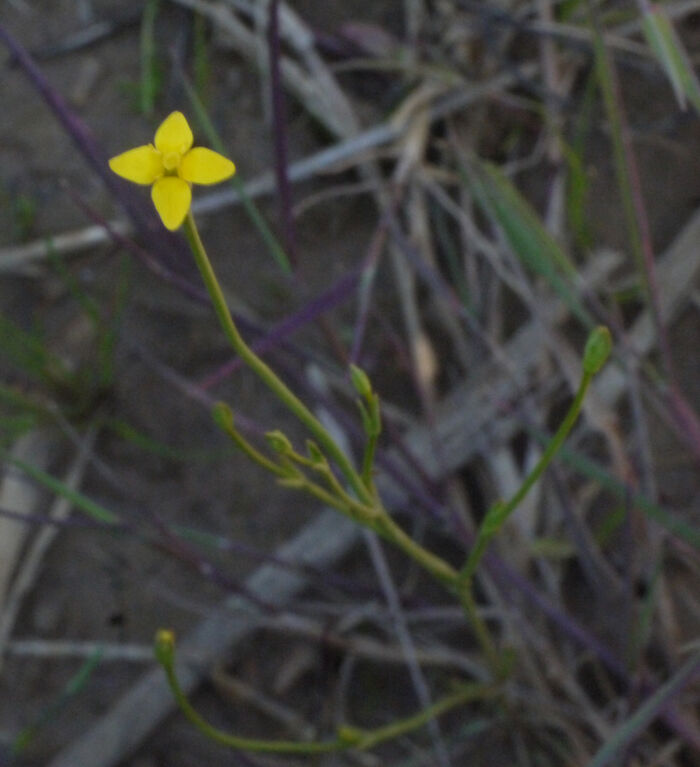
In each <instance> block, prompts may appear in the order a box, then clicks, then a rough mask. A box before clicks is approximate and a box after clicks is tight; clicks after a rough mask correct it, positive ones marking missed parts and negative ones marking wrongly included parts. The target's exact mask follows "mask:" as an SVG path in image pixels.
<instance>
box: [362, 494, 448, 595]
mask: <svg viewBox="0 0 700 767" xmlns="http://www.w3.org/2000/svg"><path fill="white" fill-rule="evenodd" d="M380 509H381V512H380V513H379V514H378V515H377V517H376V518H375V520H374V521H373V522H372V523H371V525H370V526H371V527H372V529H373V530H374V532H375V533H377V534H378V535H381V536H382V538H384V539H386V540H387V541H390V542H392V543H393V544H394V545H395V546H398V548H400V549H401V550H402V551H403V552H404V553H405V554H408V556H409V557H411V559H413V560H415V561H416V562H417V563H418V564H419V565H421V567H423V568H424V569H425V570H427V571H428V572H429V573H430V574H431V575H432V576H433V577H434V578H436V579H437V580H438V581H440V583H442V584H443V585H445V586H448V587H454V586H456V584H457V578H458V573H457V570H455V569H454V567H452V565H450V564H448V563H447V562H445V560H444V559H442V557H439V556H437V555H436V554H433V553H432V552H431V551H428V549H425V548H423V546H421V545H420V544H419V543H416V541H414V540H413V538H411V536H410V535H408V533H406V532H405V531H404V529H403V528H402V527H400V526H399V525H397V524H396V522H394V520H393V519H392V517H391V516H389V514H387V512H386V511H384V509H383V508H381V507H380Z"/></svg>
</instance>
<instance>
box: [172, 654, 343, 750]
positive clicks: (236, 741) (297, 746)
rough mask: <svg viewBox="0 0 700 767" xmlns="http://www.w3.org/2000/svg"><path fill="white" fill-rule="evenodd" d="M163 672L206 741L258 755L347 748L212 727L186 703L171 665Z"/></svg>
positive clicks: (335, 742) (188, 717)
mask: <svg viewBox="0 0 700 767" xmlns="http://www.w3.org/2000/svg"><path fill="white" fill-rule="evenodd" d="M163 669H164V671H165V674H166V676H167V678H168V684H169V685H170V689H171V690H172V693H173V695H174V696H175V700H176V701H177V704H178V706H179V707H180V710H181V711H182V713H183V714H184V715H185V716H186V717H187V719H189V721H190V722H191V723H192V724H193V725H194V726H195V727H196V728H197V729H198V730H199V731H200V732H201V733H202V734H203V735H204V736H206V737H207V738H209V739H210V740H213V741H214V742H215V743H220V744H221V745H222V746H228V747H229V748H235V749H238V750H240V751H257V752H258V753H288V754H327V753H329V752H331V751H339V750H340V749H342V748H345V747H346V746H345V744H344V743H342V742H341V741H339V740H331V741H320V742H315V743H304V742H302V741H293V740H261V739H259V738H246V737H242V736H240V735H234V734H232V733H229V732H224V731H223V730H220V729H218V728H217V727H213V726H212V725H211V724H209V722H207V720H206V719H204V717H202V716H201V715H200V714H199V713H198V712H197V711H196V710H195V708H194V707H193V706H192V704H191V703H190V702H189V700H188V699H187V696H186V695H185V693H184V692H183V691H182V688H181V687H180V683H179V682H178V680H177V676H176V675H175V668H174V666H173V664H172V663H167V664H163Z"/></svg>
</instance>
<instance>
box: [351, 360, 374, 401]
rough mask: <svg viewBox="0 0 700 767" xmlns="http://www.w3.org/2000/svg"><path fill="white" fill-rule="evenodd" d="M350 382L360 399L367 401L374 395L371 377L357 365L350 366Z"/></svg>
mask: <svg viewBox="0 0 700 767" xmlns="http://www.w3.org/2000/svg"><path fill="white" fill-rule="evenodd" d="M350 380H351V381H352V385H353V386H354V387H355V391H356V392H357V393H358V394H359V395H360V397H364V398H365V399H367V398H368V397H369V396H370V395H371V394H372V384H371V383H370V380H369V376H368V375H367V373H365V371H364V370H363V369H362V368H359V367H357V365H350Z"/></svg>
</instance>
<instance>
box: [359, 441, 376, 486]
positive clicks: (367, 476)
mask: <svg viewBox="0 0 700 767" xmlns="http://www.w3.org/2000/svg"><path fill="white" fill-rule="evenodd" d="M378 437H379V435H378V434H369V435H368V437H367V445H366V446H365V453H364V456H363V457H362V481H363V482H364V483H365V487H367V489H368V490H369V491H370V492H371V493H372V494H373V495H375V496H376V493H377V489H376V487H375V486H374V477H373V476H372V468H373V466H374V455H375V453H376V451H377V440H378Z"/></svg>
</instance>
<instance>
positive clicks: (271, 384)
mask: <svg viewBox="0 0 700 767" xmlns="http://www.w3.org/2000/svg"><path fill="white" fill-rule="evenodd" d="M184 228H185V235H186V237H187V240H188V242H189V244H190V247H191V249H192V253H193V254H194V258H195V261H196V263H197V267H198V268H199V271H200V273H201V275H202V279H203V280H204V285H205V287H206V289H207V292H208V293H209V295H210V297H211V299H212V302H213V304H214V311H215V312H216V315H217V317H218V319H219V323H220V324H221V327H222V328H223V331H224V333H225V334H226V338H227V339H228V340H229V343H230V344H231V346H232V347H233V348H234V350H235V351H236V353H237V354H238V355H239V356H240V357H241V359H242V360H243V361H244V362H245V363H246V365H248V367H249V368H251V370H252V371H253V372H254V373H256V375H257V376H258V377H259V378H260V379H261V380H262V381H263V383H264V384H265V385H266V386H267V387H268V388H269V389H270V390H271V391H272V393H273V394H274V395H275V396H276V397H277V398H278V399H279V400H280V402H282V403H283V404H284V405H285V406H286V407H287V408H288V409H289V410H290V411H291V412H292V413H293V414H294V415H295V416H296V417H297V418H298V419H299V420H300V421H301V422H302V423H303V424H304V426H306V428H307V429H308V430H309V431H310V432H311V433H312V434H313V435H314V437H315V438H316V439H317V440H318V441H319V443H320V444H321V445H322V446H323V447H324V448H325V450H326V452H327V453H328V455H329V456H331V458H332V459H333V460H334V461H335V462H336V464H337V465H338V468H339V469H340V471H341V472H342V473H343V476H344V477H345V478H346V480H347V481H348V483H349V484H350V485H351V487H352V489H353V490H354V491H355V493H356V495H357V497H358V498H359V499H360V500H362V501H364V502H365V503H371V502H372V497H371V495H370V494H369V492H368V491H367V490H366V489H365V486H364V484H363V482H362V478H361V477H360V476H359V474H358V473H357V471H356V470H355V468H354V467H353V465H352V463H351V462H350V459H349V458H348V457H347V456H346V455H345V453H343V451H342V450H341V449H340V447H339V446H338V445H337V444H336V443H335V441H334V440H333V438H332V437H331V436H330V434H329V433H328V432H327V431H326V429H325V428H324V426H323V424H322V423H321V422H320V421H319V420H318V419H317V418H316V416H314V415H313V413H312V412H311V411H310V410H309V409H308V408H307V407H306V405H304V403H303V402H302V401H301V400H300V399H299V398H298V397H297V396H296V395H295V394H294V393H293V392H292V391H291V390H290V389H289V388H288V387H287V385H286V384H285V383H284V382H283V381H282V380H281V379H280V378H279V377H278V376H277V374H276V373H275V372H274V371H273V370H272V369H271V368H270V367H269V366H268V365H267V364H266V363H265V362H263V360H261V359H260V357H258V356H257V354H255V352H254V351H253V350H252V349H251V348H250V347H249V346H248V344H246V342H245V341H244V340H243V337H242V336H241V334H240V333H239V332H238V328H237V327H236V324H235V322H234V321H233V317H232V316H231V312H230V311H229V309H228V305H227V304H226V299H225V298H224V294H223V292H222V290H221V286H220V285H219V281H218V280H217V278H216V275H215V274H214V270H213V268H212V265H211V262H210V261H209V258H208V256H207V253H206V251H205V249H204V245H203V244H202V240H201V239H200V237H199V232H198V231H197V225H196V224H195V222H194V218H193V217H192V211H189V212H188V213H187V217H186V218H185V223H184Z"/></svg>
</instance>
